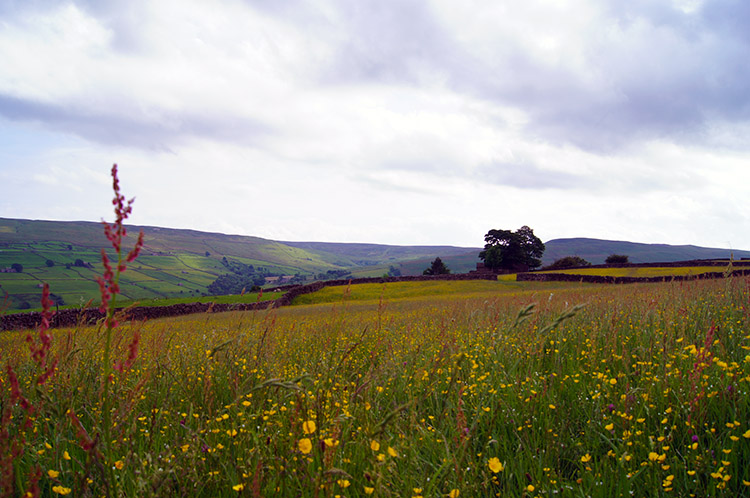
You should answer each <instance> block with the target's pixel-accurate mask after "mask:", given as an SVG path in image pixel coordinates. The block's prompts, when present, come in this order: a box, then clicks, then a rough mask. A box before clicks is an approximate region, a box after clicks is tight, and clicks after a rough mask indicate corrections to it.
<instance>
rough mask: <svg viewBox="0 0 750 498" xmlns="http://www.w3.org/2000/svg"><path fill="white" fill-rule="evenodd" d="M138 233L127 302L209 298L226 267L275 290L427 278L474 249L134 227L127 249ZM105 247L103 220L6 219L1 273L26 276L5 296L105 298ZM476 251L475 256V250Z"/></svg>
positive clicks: (10, 280) (1, 279)
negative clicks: (393, 272)
mask: <svg viewBox="0 0 750 498" xmlns="http://www.w3.org/2000/svg"><path fill="white" fill-rule="evenodd" d="M140 230H143V233H144V248H143V251H142V252H141V255H140V256H139V257H138V259H137V260H136V261H135V262H134V263H133V264H132V265H131V266H130V267H129V268H128V271H126V272H125V273H124V274H123V276H122V280H121V287H122V295H123V297H124V298H125V299H128V300H138V301H142V300H146V299H154V298H189V297H192V296H194V297H196V298H197V297H199V296H203V295H205V294H207V293H208V286H209V285H210V284H211V283H212V282H213V281H214V280H216V278H217V277H218V276H219V275H222V274H227V273H230V270H229V268H228V266H227V263H231V264H235V263H236V264H241V265H252V267H253V268H254V269H255V270H256V271H258V272H262V275H266V276H267V277H268V278H267V282H268V283H269V285H274V286H275V285H278V284H279V281H277V279H278V278H279V277H282V280H281V283H289V280H290V278H289V277H295V280H294V281H296V282H300V283H302V282H310V281H313V280H316V279H320V278H323V277H327V278H336V277H340V276H344V275H348V274H350V275H351V276H353V277H364V276H379V275H382V274H384V273H387V272H388V271H389V269H390V268H391V267H394V268H398V269H399V270H400V269H401V266H402V265H408V264H410V262H412V261H419V263H418V264H417V265H416V266H417V267H418V268H415V269H414V271H411V270H406V271H403V273H404V274H412V273H421V271H422V269H423V268H422V267H426V266H427V265H429V261H430V260H431V259H434V258H435V257H437V256H440V257H446V255H460V254H461V253H466V251H469V250H470V249H467V248H456V247H448V246H446V247H428V246H421V247H410V246H385V245H377V244H335V243H315V242H302V243H296V242H277V241H272V240H266V239H262V238H259V237H247V236H239V235H225V234H220V233H207V232H199V231H195V230H178V229H170V228H159V227H137V226H128V237H127V240H126V241H125V247H127V248H129V247H132V246H133V245H134V244H135V239H136V236H137V234H138V232H139V231H140ZM102 249H105V250H111V247H110V245H109V241H108V240H107V239H106V238H105V236H104V233H103V229H102V225H101V224H100V223H92V222H61V221H32V220H17V219H6V218H0V271H2V270H5V269H8V268H10V267H11V266H12V265H14V264H18V265H21V266H22V267H23V272H21V273H6V272H3V273H0V295H5V294H6V293H7V295H8V297H9V301H8V303H6V304H7V307H8V308H9V309H10V310H15V309H23V308H26V307H28V306H31V307H37V306H38V303H39V301H40V297H41V286H42V283H43V282H47V283H49V284H50V287H51V291H52V292H53V293H54V294H55V295H56V297H57V298H58V299H59V300H61V301H62V302H64V303H65V304H68V305H79V304H84V303H85V302H87V301H88V300H89V299H94V300H96V299H97V298H98V297H99V287H98V284H97V282H96V277H97V276H98V275H101V273H102V270H103V268H102V266H101V263H100V261H101V254H100V253H101V250H102ZM471 251H472V252H473V253H474V254H476V250H471ZM110 256H112V254H110ZM474 257H475V256H474ZM447 261H451V260H450V258H449V259H447ZM474 264H475V263H472V265H471V266H472V267H473V265H474ZM417 269H418V270H419V271H418V272H417V271H416V270H417ZM284 277H286V278H284Z"/></svg>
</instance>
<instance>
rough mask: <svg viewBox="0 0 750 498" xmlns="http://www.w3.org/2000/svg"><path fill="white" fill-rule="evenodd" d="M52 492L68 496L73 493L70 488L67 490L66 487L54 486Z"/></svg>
mask: <svg viewBox="0 0 750 498" xmlns="http://www.w3.org/2000/svg"><path fill="white" fill-rule="evenodd" d="M52 491H53V492H55V493H57V494H58V495H68V494H70V492H71V491H72V489H70V488H66V487H65V486H53V487H52Z"/></svg>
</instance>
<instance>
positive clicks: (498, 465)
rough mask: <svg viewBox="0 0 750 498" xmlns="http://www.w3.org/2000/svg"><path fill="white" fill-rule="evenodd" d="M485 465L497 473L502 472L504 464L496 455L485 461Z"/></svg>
mask: <svg viewBox="0 0 750 498" xmlns="http://www.w3.org/2000/svg"><path fill="white" fill-rule="evenodd" d="M487 466H488V467H489V468H490V470H491V471H492V472H494V473H495V474H497V473H498V472H502V471H503V469H504V468H505V466H504V465H503V463H502V462H501V461H500V459H499V458H497V457H492V458H490V459H489V460H488V461H487Z"/></svg>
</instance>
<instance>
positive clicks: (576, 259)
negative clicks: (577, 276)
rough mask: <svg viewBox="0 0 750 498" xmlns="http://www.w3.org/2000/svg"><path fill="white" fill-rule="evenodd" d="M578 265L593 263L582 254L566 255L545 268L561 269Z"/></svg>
mask: <svg viewBox="0 0 750 498" xmlns="http://www.w3.org/2000/svg"><path fill="white" fill-rule="evenodd" d="M576 266H579V267H580V266H591V263H589V262H588V261H586V260H585V259H583V258H582V257H580V256H565V257H564V258H560V259H558V260H556V261H555V262H554V263H552V264H551V265H549V266H547V267H545V268H544V269H545V270H559V269H561V268H574V267H576Z"/></svg>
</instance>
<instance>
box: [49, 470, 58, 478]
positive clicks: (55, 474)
mask: <svg viewBox="0 0 750 498" xmlns="http://www.w3.org/2000/svg"><path fill="white" fill-rule="evenodd" d="M47 475H48V476H50V477H51V478H52V479H54V478H56V477H57V476H59V475H60V473H59V472H58V471H56V470H48V471H47Z"/></svg>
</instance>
